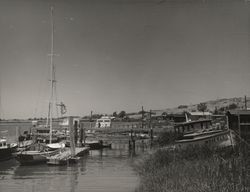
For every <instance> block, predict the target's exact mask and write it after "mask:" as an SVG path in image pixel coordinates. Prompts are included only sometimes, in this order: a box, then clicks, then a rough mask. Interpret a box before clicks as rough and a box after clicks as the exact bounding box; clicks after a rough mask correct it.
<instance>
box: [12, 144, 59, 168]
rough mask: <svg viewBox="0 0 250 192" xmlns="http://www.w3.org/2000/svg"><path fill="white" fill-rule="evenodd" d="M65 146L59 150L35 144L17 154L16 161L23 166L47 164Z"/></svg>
mask: <svg viewBox="0 0 250 192" xmlns="http://www.w3.org/2000/svg"><path fill="white" fill-rule="evenodd" d="M62 148H63V144H62V145H61V146H60V147H59V148H55V146H53V147H49V146H48V145H46V144H43V143H35V144H33V145H31V146H29V147H28V148H26V149H25V150H23V151H20V152H18V153H17V154H16V160H17V161H19V163H20V164H21V165H33V164H39V163H46V161H47V158H48V157H50V156H52V155H56V154H58V153H60V150H61V149H62Z"/></svg>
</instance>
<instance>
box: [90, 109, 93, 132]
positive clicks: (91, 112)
mask: <svg viewBox="0 0 250 192" xmlns="http://www.w3.org/2000/svg"><path fill="white" fill-rule="evenodd" d="M92 114H93V111H90V129H92Z"/></svg>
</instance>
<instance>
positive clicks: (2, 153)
mask: <svg viewBox="0 0 250 192" xmlns="http://www.w3.org/2000/svg"><path fill="white" fill-rule="evenodd" d="M16 149H17V145H14V144H7V143H6V139H0V161H6V160H9V159H11V158H12V157H13V156H12V154H13V153H14V152H15V151H16Z"/></svg>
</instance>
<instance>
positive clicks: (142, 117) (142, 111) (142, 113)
mask: <svg viewBox="0 0 250 192" xmlns="http://www.w3.org/2000/svg"><path fill="white" fill-rule="evenodd" d="M143 119H144V109H143V106H142V107H141V128H142V129H143V127H144V126H143Z"/></svg>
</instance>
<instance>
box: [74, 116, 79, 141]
mask: <svg viewBox="0 0 250 192" xmlns="http://www.w3.org/2000/svg"><path fill="white" fill-rule="evenodd" d="M74 137H75V140H74V141H75V145H77V138H78V122H77V121H74Z"/></svg>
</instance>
